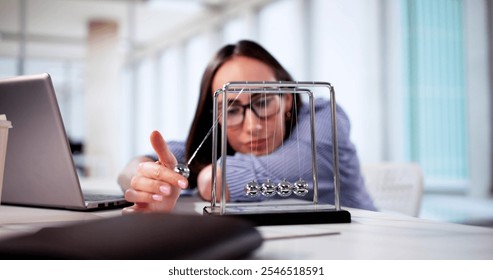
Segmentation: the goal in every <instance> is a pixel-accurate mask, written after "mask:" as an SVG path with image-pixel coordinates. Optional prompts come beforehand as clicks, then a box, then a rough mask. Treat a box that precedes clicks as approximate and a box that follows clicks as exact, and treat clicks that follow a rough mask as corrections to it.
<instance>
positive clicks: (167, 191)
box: [159, 186, 171, 195]
mask: <svg viewBox="0 0 493 280" xmlns="http://www.w3.org/2000/svg"><path fill="white" fill-rule="evenodd" d="M159 191H160V192H162V193H163V194H165V195H169V194H170V193H171V188H170V186H161V187H159Z"/></svg>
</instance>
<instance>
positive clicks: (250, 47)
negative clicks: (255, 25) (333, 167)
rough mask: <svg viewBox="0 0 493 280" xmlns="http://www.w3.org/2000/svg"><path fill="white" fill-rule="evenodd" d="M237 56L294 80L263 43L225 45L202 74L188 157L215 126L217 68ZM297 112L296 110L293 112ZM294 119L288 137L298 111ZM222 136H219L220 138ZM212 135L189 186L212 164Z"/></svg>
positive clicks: (200, 153) (230, 152)
mask: <svg viewBox="0 0 493 280" xmlns="http://www.w3.org/2000/svg"><path fill="white" fill-rule="evenodd" d="M234 56H244V57H248V58H253V59H256V60H259V61H261V62H263V63H265V64H266V65H268V66H269V67H270V68H271V69H272V70H273V72H274V77H275V78H276V80H278V81H293V78H292V77H291V75H290V74H289V73H288V71H286V69H284V67H282V65H281V64H280V63H279V62H278V61H277V60H276V59H275V58H274V57H273V56H272V55H271V54H270V53H269V52H268V51H267V50H266V49H264V48H263V47H262V46H260V45H259V44H257V43H255V42H252V41H248V40H242V41H239V42H237V43H236V44H234V45H226V46H224V47H222V48H221V49H220V50H219V51H218V52H217V53H216V55H215V56H214V57H213V59H212V60H211V61H210V62H209V64H208V66H207V68H206V69H205V71H204V74H203V76H202V81H201V84H200V96H199V102H198V104H197V110H196V111H195V117H194V119H193V122H192V126H191V128H190V132H189V134H188V138H187V142H186V147H185V149H186V150H185V154H186V158H187V160H189V159H190V157H191V156H192V154H193V153H194V152H195V150H196V149H197V147H198V146H199V145H200V143H201V142H202V141H203V140H204V137H205V136H206V135H207V133H208V132H209V130H210V129H211V127H212V125H213V121H212V106H213V90H216V89H212V80H213V79H214V76H215V75H216V72H217V70H218V69H219V68H220V67H221V66H222V65H223V64H224V63H225V62H226V61H228V60H230V59H231V58H232V57H234ZM296 99H297V102H296V103H295V104H296V107H299V106H300V105H301V100H300V99H299V96H297V95H296ZM292 110H296V111H297V110H298V108H295V106H292ZM293 112H294V111H293ZM291 115H292V117H291V118H292V120H289V121H286V135H285V137H287V136H289V134H290V133H291V130H292V128H293V126H294V125H295V124H296V119H293V118H295V117H296V116H297V114H296V113H294V114H291ZM219 138H220V137H219ZM220 146H221V141H220V140H219V141H218V152H220V151H221V148H220ZM211 147H212V137H208V138H207V139H206V140H205V141H204V144H203V146H202V147H201V149H200V150H199V151H198V152H197V155H196V156H195V158H194V159H193V160H192V162H191V163H190V166H189V167H190V170H191V174H190V177H189V180H190V182H189V185H190V186H197V176H198V173H199V172H200V170H202V169H203V168H204V167H206V166H207V165H208V164H210V163H212V148H211ZM234 153H235V151H234V150H233V149H232V148H231V146H230V145H229V144H228V155H233V154H234Z"/></svg>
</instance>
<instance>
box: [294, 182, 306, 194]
mask: <svg viewBox="0 0 493 280" xmlns="http://www.w3.org/2000/svg"><path fill="white" fill-rule="evenodd" d="M293 193H294V194H295V195H297V196H305V195H306V194H307V193H308V183H307V182H306V181H305V180H303V179H299V180H298V181H296V182H295V183H294V185H293Z"/></svg>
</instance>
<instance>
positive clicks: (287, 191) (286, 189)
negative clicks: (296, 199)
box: [276, 179, 293, 197]
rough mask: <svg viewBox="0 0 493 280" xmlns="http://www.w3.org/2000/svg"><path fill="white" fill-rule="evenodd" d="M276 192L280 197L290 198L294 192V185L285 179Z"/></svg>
mask: <svg viewBox="0 0 493 280" xmlns="http://www.w3.org/2000/svg"><path fill="white" fill-rule="evenodd" d="M276 192H277V194H278V195H279V196H282V197H288V196H290V195H291V193H292V192H293V184H291V183H290V182H288V181H287V180H286V179H284V180H282V181H281V182H279V184H277V189H276Z"/></svg>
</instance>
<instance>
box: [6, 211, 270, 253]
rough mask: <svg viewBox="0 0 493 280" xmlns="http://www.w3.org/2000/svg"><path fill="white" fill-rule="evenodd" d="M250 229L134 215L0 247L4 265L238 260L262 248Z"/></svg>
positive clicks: (234, 222)
mask: <svg viewBox="0 0 493 280" xmlns="http://www.w3.org/2000/svg"><path fill="white" fill-rule="evenodd" d="M261 244H262V237H261V235H260V233H259V232H258V231H257V230H256V229H255V227H253V225H252V224H250V223H248V222H245V221H243V220H238V219H234V218H228V217H208V216H198V215H177V214H157V213H152V214H132V215H125V216H118V217H113V218H104V219H99V220H92V221H88V222H78V223H76V224H70V225H65V226H61V227H49V228H43V229H41V230H39V231H38V232H36V233H31V234H27V235H22V236H17V237H13V238H9V239H5V240H2V241H0V258H1V259H16V260H18V259H96V260H99V259H112V260H124V259H177V260H178V259H196V260H200V259H240V258H244V257H247V256H248V255H249V254H250V253H251V252H252V251H254V250H255V249H257V248H258V247H260V246H261Z"/></svg>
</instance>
